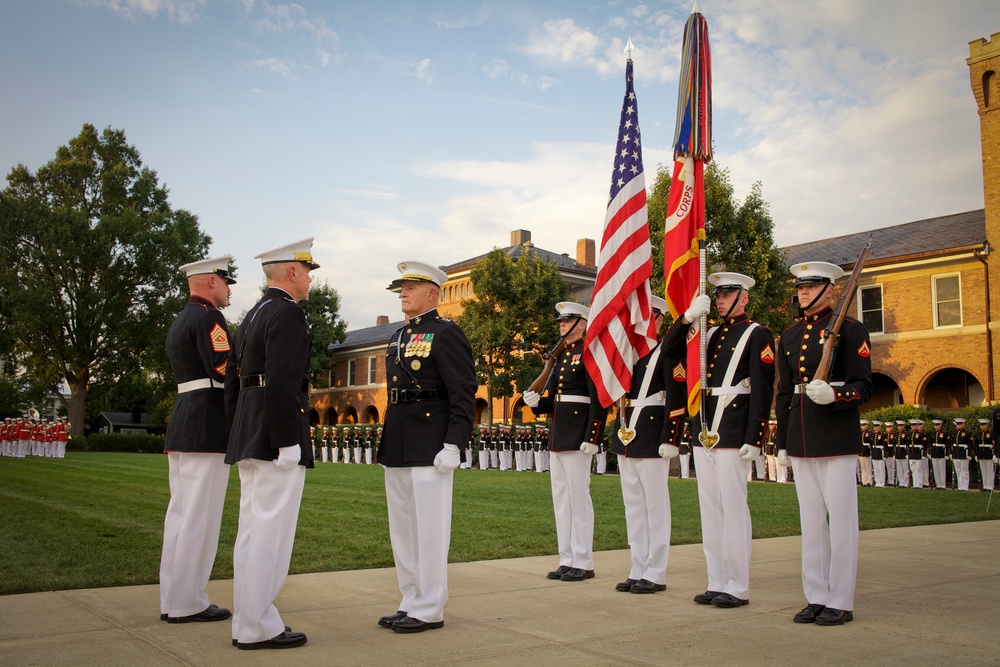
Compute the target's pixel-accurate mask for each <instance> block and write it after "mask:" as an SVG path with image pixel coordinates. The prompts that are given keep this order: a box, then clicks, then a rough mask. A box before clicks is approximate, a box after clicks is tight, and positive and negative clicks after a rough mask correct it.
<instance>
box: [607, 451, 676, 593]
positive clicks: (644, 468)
mask: <svg viewBox="0 0 1000 667" xmlns="http://www.w3.org/2000/svg"><path fill="white" fill-rule="evenodd" d="M618 470H619V473H620V476H621V483H622V499H623V500H624V501H625V527H626V530H627V531H628V546H629V550H630V551H631V553H632V570H631V572H629V575H628V577H629V579H645V580H647V581H652V582H653V583H654V584H665V583H667V558H668V557H669V555H670V493H669V491H668V490H667V479H668V478H669V477H670V461H668V460H666V459H661V458H659V457H657V458H655V459H633V458H626V457H624V456H619V457H618Z"/></svg>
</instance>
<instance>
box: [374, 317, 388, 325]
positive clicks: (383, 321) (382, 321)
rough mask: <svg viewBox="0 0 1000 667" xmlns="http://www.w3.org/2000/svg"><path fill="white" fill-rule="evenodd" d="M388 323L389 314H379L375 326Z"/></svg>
mask: <svg viewBox="0 0 1000 667" xmlns="http://www.w3.org/2000/svg"><path fill="white" fill-rule="evenodd" d="M387 324H389V316H388V315H379V316H378V317H376V318H375V326H377V327H384V326H385V325H387Z"/></svg>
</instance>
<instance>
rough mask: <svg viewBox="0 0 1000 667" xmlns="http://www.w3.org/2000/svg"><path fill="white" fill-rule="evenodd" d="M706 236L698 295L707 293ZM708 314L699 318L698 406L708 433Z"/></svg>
mask: <svg viewBox="0 0 1000 667" xmlns="http://www.w3.org/2000/svg"><path fill="white" fill-rule="evenodd" d="M705 275H706V270H705V234H704V232H701V233H700V234H699V236H698V295H699V296H700V295H702V294H704V293H705ZM706 329H708V314H707V313H706V314H704V315H702V316H701V317H699V318H698V330H699V331H698V335H699V338H700V346H701V385H700V387H699V388H700V390H701V401H699V406H698V418H699V419H700V420H701V430H702V432H705V431H708V424H706V423H705V401H706V400H707V398H708V371H707V368H708V335H707V334H706V332H705V330H706Z"/></svg>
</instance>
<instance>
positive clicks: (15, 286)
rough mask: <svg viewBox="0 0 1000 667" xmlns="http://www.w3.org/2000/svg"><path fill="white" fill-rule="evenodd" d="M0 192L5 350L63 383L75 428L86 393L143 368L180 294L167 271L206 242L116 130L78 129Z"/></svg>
mask: <svg viewBox="0 0 1000 667" xmlns="http://www.w3.org/2000/svg"><path fill="white" fill-rule="evenodd" d="M7 181H8V184H9V185H8V187H6V188H5V189H4V190H3V191H2V192H0V223H2V224H0V265H2V267H3V268H0V292H4V293H5V294H6V302H5V307H6V308H8V309H9V311H10V313H11V318H12V321H13V322H14V323H15V326H14V336H15V338H16V340H15V344H14V348H15V349H14V352H15V355H16V357H17V359H18V361H19V363H20V364H22V365H23V367H24V368H25V369H26V370H27V373H28V374H29V376H31V378H32V380H33V381H34V382H36V383H38V384H46V385H50V386H54V385H55V383H57V382H58V381H59V380H60V379H61V378H65V380H66V382H67V384H68V385H69V387H70V391H71V392H72V396H71V399H70V407H69V418H70V422H71V423H72V426H73V430H74V433H80V432H82V428H83V421H84V415H85V413H86V401H87V390H88V388H89V387H90V386H91V385H92V384H93V383H100V382H113V381H114V380H115V379H116V378H117V377H119V376H121V375H123V374H124V373H125V372H126V371H127V370H128V369H130V368H131V369H134V368H137V367H142V366H143V364H144V362H145V361H146V359H147V357H148V356H149V355H150V353H151V349H152V348H153V347H154V346H153V345H152V344H151V343H150V341H154V340H156V341H162V340H163V337H164V332H163V331H162V330H163V329H165V328H166V327H169V325H170V322H171V321H172V319H173V315H174V314H176V313H177V311H179V310H180V308H181V306H182V304H183V300H184V298H185V296H186V285H185V283H184V277H183V275H181V274H180V272H178V271H177V267H178V266H179V265H181V264H184V263H186V262H190V261H193V260H195V259H198V258H200V257H204V256H205V254H206V251H207V249H208V246H209V244H210V243H211V239H210V238H209V237H208V236H207V235H205V234H203V233H202V232H201V230H200V229H199V226H198V219H197V217H196V216H194V215H193V214H191V213H190V212H188V211H185V210H181V209H178V210H174V209H172V208H171V206H170V203H169V201H168V198H167V188H166V187H165V186H161V185H160V184H159V182H158V179H157V175H156V172H155V171H153V170H151V169H149V168H147V167H144V166H143V163H142V160H141V159H140V156H139V151H138V150H137V149H136V148H135V147H134V146H131V145H129V144H128V142H127V140H126V137H125V133H124V131H122V130H113V129H111V128H107V129H105V130H104V131H103V132H102V133H100V134H99V133H98V132H97V131H96V130H95V129H94V126H93V125H89V124H87V125H84V126H83V129H82V130H81V132H80V134H79V135H78V136H76V137H74V138H73V139H70V141H69V143H68V144H67V145H66V146H61V147H59V148H58V149H57V150H56V155H55V158H54V159H52V160H51V161H49V162H48V163H46V164H45V165H43V166H42V167H40V168H39V169H38V170H37V172H35V173H32V172H31V170H29V169H28V168H27V167H26V166H24V165H23V164H18V165H17V166H15V167H13V168H12V169H11V171H10V173H9V174H8V175H7Z"/></svg>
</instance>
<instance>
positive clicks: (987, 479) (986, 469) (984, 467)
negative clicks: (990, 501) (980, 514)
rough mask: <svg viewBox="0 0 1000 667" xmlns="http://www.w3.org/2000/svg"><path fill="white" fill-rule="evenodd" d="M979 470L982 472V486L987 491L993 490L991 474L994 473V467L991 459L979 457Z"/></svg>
mask: <svg viewBox="0 0 1000 667" xmlns="http://www.w3.org/2000/svg"><path fill="white" fill-rule="evenodd" d="M979 472H980V474H982V480H983V488H984V489H986V490H987V491H992V490H993V476H994V475H995V474H996V467H995V465H994V463H993V459H986V458H980V459H979Z"/></svg>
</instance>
